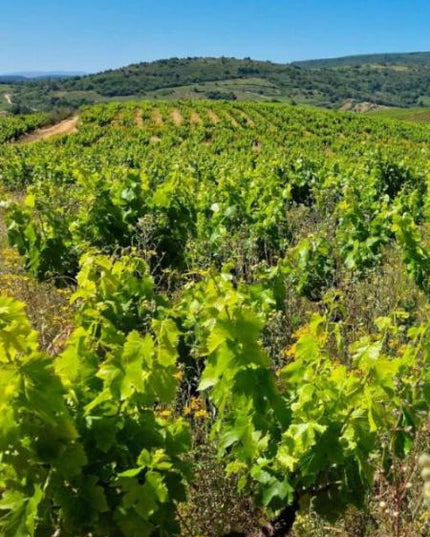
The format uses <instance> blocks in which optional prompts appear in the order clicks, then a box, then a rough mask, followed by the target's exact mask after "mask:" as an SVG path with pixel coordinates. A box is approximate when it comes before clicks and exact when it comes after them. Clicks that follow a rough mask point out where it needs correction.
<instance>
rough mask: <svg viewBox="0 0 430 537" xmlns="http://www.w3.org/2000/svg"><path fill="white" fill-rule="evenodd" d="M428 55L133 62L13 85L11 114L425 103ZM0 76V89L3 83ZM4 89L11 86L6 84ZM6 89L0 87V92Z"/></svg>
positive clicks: (429, 99)
mask: <svg viewBox="0 0 430 537" xmlns="http://www.w3.org/2000/svg"><path fill="white" fill-rule="evenodd" d="M429 58H430V53H426V52H423V53H415V54H384V55H381V54H376V55H368V56H352V57H346V58H339V59H333V60H315V61H307V62H296V63H291V64H277V63H272V62H264V61H255V60H252V59H250V58H248V59H234V58H184V59H178V58H173V59H168V60H160V61H156V62H152V63H139V64H133V65H129V66H127V67H124V68H121V69H113V70H109V71H105V72H102V73H98V74H93V75H87V76H81V77H72V78H65V79H61V78H60V79H59V78H55V79H43V78H42V79H36V80H30V81H25V82H23V81H22V80H21V81H17V83H16V84H15V85H14V88H13V99H12V101H13V104H10V105H9V107H8V108H9V109H10V110H11V111H15V112H20V111H21V112H23V111H24V112H28V111H31V110H38V111H39V110H45V111H46V110H52V109H53V108H67V109H76V108H78V107H79V106H81V105H85V104H92V103H97V102H100V101H106V100H112V99H135V98H139V99H149V100H150V99H160V100H166V99H167V100H177V99H190V98H191V99H200V100H205V99H211V100H236V99H237V100H245V101H263V102H267V101H281V102H288V103H290V104H307V105H314V106H321V107H327V108H341V107H342V106H343V105H344V104H345V102H347V101H352V103H355V104H359V103H370V104H372V105H377V106H386V107H407V108H409V107H416V106H426V105H429V104H430V59H429ZM1 80H2V79H1V77H0V82H1ZM4 82H7V84H9V85H10V83H11V81H10V79H8V80H5V79H4ZM8 91H9V88H7V87H4V88H3V89H2V86H1V84H0V93H3V95H4V94H5V93H7V92H8Z"/></svg>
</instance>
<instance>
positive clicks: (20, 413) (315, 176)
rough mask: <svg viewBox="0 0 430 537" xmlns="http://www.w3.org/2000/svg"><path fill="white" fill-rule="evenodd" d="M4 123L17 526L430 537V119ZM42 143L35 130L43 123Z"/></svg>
mask: <svg viewBox="0 0 430 537" xmlns="http://www.w3.org/2000/svg"><path fill="white" fill-rule="evenodd" d="M47 122H48V120H47V116H45V115H39V114H37V115H30V116H25V117H24V116H23V117H20V118H0V247H1V255H0V498H1V499H0V534H1V535H2V537H48V536H52V535H55V536H56V537H89V536H93V537H174V536H175V535H182V536H192V537H197V536H200V537H201V536H206V537H221V536H223V535H232V536H233V535H247V536H248V535H249V536H251V535H252V536H257V535H265V536H269V535H273V536H284V535H288V534H289V535H294V536H295V537H311V536H312V537H313V536H316V537H320V536H321V537H322V536H330V537H331V536H333V537H334V536H338V535H341V537H358V536H368V537H370V536H372V537H388V536H390V537H392V536H393V537H406V536H408V537H418V536H419V535H427V534H428V533H426V532H428V531H429V515H428V513H427V511H426V510H425V505H424V502H423V497H422V490H423V482H422V479H421V477H420V469H419V465H418V459H419V457H420V455H421V454H422V453H424V452H426V451H427V450H428V449H429V448H430V446H429V444H430V441H429V431H428V411H429V407H430V373H429V366H430V317H429V313H430V243H429V241H428V227H429V224H430V198H429V196H428V184H429V180H430V168H429V166H430V129H429V127H428V126H427V125H425V124H412V123H409V122H406V121H405V122H400V121H395V120H390V119H384V118H378V117H374V118H373V117H368V116H361V115H358V114H357V115H355V114H348V113H340V112H329V111H322V110H313V109H310V108H309V109H307V108H300V107H292V106H284V105H277V104H256V103H225V102H216V103H214V102H210V103H209V102H204V101H203V102H171V103H165V102H144V103H137V102H127V103H120V104H118V103H110V104H100V105H96V106H92V107H88V108H85V109H83V110H82V112H81V114H80V117H79V123H78V130H77V132H76V133H73V134H70V135H68V136H62V137H56V138H52V139H50V140H43V141H39V142H37V143H31V144H26V143H9V142H11V141H14V140H16V139H17V138H19V137H20V136H22V135H23V134H25V133H27V132H29V131H32V130H34V129H36V128H37V127H40V126H42V125H45V124H46V123H47ZM18 142H19V140H18Z"/></svg>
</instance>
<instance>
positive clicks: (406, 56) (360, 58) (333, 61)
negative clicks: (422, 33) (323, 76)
mask: <svg viewBox="0 0 430 537" xmlns="http://www.w3.org/2000/svg"><path fill="white" fill-rule="evenodd" d="M293 65H298V66H299V67H308V68H309V67H310V68H321V67H324V68H333V67H351V66H354V65H385V66H393V65H407V66H414V67H417V66H426V67H429V66H430V52H403V53H390V54H356V55H353V56H342V57H340V58H326V59H320V60H305V61H300V62H293Z"/></svg>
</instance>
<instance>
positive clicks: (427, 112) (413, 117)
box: [372, 108, 430, 123]
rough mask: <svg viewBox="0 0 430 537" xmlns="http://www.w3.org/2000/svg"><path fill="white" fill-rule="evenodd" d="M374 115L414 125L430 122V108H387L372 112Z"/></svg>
mask: <svg viewBox="0 0 430 537" xmlns="http://www.w3.org/2000/svg"><path fill="white" fill-rule="evenodd" d="M372 115H375V116H379V117H383V118H388V119H397V120H402V121H411V122H413V123H429V122H430V108H386V109H381V110H377V111H375V112H372Z"/></svg>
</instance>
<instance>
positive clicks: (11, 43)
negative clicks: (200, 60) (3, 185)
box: [0, 0, 430, 74]
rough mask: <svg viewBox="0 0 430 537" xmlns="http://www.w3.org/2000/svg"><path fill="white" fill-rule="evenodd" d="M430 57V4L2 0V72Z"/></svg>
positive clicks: (422, 0) (388, 0)
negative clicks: (224, 59)
mask: <svg viewBox="0 0 430 537" xmlns="http://www.w3.org/2000/svg"><path fill="white" fill-rule="evenodd" d="M428 50H430V1H429V0H378V1H375V0H360V1H359V0H326V1H320V0H230V1H229V0H213V1H205V0H200V1H197V0H156V1H153V0H122V1H118V0H0V73H2V74H4V73H8V72H17V71H54V70H61V71H85V72H96V71H100V70H104V69H108V68H115V67H121V66H124V65H128V64H130V63H136V62H140V61H152V60H155V59H161V58H170V57H187V56H234V57H238V58H244V57H247V56H250V57H252V58H255V59H261V60H272V61H276V62H289V61H294V60H302V59H311V58H327V57H336V56H344V55H349V54H364V53H371V52H408V51H428Z"/></svg>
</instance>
